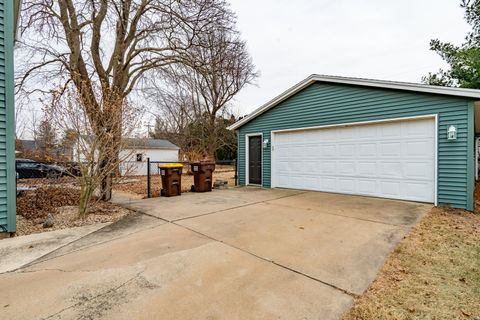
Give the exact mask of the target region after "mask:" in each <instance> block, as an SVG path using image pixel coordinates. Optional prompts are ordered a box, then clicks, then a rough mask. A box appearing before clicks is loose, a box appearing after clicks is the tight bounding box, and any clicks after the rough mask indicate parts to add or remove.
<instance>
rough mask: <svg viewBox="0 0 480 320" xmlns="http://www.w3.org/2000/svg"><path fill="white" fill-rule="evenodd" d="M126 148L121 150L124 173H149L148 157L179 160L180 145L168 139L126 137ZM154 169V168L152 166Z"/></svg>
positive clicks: (151, 159)
mask: <svg viewBox="0 0 480 320" xmlns="http://www.w3.org/2000/svg"><path fill="white" fill-rule="evenodd" d="M123 141H124V144H125V146H124V150H122V151H120V159H125V160H123V161H122V164H121V165H120V172H121V174H122V175H124V174H127V175H133V176H142V175H146V174H147V158H150V161H161V162H177V161H178V151H179V149H180V148H179V147H177V146H176V145H174V144H173V143H171V142H170V141H168V140H163V139H145V138H124V140H123ZM151 169H152V170H153V168H151Z"/></svg>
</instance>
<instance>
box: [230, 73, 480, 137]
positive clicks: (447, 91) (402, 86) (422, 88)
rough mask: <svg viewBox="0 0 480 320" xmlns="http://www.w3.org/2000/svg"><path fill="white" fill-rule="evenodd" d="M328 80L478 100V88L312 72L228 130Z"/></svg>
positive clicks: (479, 97) (479, 91)
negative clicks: (313, 85) (317, 83)
mask: <svg viewBox="0 0 480 320" xmlns="http://www.w3.org/2000/svg"><path fill="white" fill-rule="evenodd" d="M317 81H318V82H330V83H340V84H351V85H360V86H367V87H376V88H384V89H395V90H404V91H415V92H422V93H432V94H440V95H448V96H457V97H464V98H472V99H479V100H480V90H476V89H464V88H453V87H440V86H431V85H425V84H415V83H406V82H395V81H385V80H371V79H360V78H348V77H337V76H324V75H318V74H312V75H311V76H309V77H308V78H306V79H304V80H302V81H300V82H299V83H297V84H296V85H294V86H293V87H291V88H290V89H288V90H286V91H284V92H283V93H281V94H280V95H278V96H277V97H275V98H274V99H272V100H270V101H269V102H267V103H266V104H264V105H262V106H261V107H260V108H258V109H256V110H254V111H253V112H252V113H250V114H249V115H248V116H246V117H244V118H243V119H241V120H239V121H237V122H235V123H234V124H232V125H231V126H229V127H227V129H229V130H237V129H238V128H240V127H241V126H243V125H245V124H246V123H248V122H250V121H251V120H253V119H254V118H256V117H258V116H259V115H260V114H262V113H264V112H266V111H267V110H269V109H271V108H273V107H274V106H276V105H277V104H279V103H280V102H282V101H283V100H285V99H287V98H289V97H291V96H292V95H294V94H296V93H297V92H298V91H300V90H302V89H304V88H305V87H307V86H309V85H310V84H312V83H314V82H317Z"/></svg>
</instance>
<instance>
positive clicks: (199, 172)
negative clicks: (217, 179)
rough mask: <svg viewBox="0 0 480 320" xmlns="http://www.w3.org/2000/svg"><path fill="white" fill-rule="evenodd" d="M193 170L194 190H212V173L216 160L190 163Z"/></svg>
mask: <svg viewBox="0 0 480 320" xmlns="http://www.w3.org/2000/svg"><path fill="white" fill-rule="evenodd" d="M190 167H191V170H192V172H193V183H194V185H193V186H192V191H195V192H208V191H212V180H213V178H212V173H213V171H215V162H213V161H198V162H192V163H191V164H190Z"/></svg>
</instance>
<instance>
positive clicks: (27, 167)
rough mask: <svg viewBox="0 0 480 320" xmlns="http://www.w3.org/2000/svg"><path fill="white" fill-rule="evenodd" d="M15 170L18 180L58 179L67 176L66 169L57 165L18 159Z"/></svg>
mask: <svg viewBox="0 0 480 320" xmlns="http://www.w3.org/2000/svg"><path fill="white" fill-rule="evenodd" d="M15 169H16V171H17V178H19V179H29V178H58V177H61V176H64V175H66V174H67V171H66V169H65V168H63V167H61V166H57V165H51V164H45V163H41V162H37V161H33V160H30V159H16V160H15Z"/></svg>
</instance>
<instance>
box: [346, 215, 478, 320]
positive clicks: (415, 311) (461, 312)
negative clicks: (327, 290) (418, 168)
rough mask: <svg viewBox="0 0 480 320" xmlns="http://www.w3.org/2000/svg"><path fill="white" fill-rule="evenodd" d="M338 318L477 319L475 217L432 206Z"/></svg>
mask: <svg viewBox="0 0 480 320" xmlns="http://www.w3.org/2000/svg"><path fill="white" fill-rule="evenodd" d="M343 319H344V320H354V319H355V320H359V319H362V320H366V319H399V320H400V319H402V320H403V319H478V320H480V215H478V214H473V213H470V212H467V211H464V210H457V209H449V208H442V207H438V208H433V209H432V211H431V212H430V213H429V214H428V215H426V216H425V217H424V218H423V220H422V221H421V222H420V224H419V225H418V226H417V227H415V228H414V229H413V230H412V231H411V233H410V235H409V236H408V237H406V238H405V239H404V240H403V241H402V242H401V243H400V245H399V246H398V247H397V249H396V250H395V251H394V252H393V253H392V254H391V255H390V257H389V258H388V259H387V261H386V263H385V265H384V266H383V268H382V270H381V271H380V272H379V275H378V277H377V279H376V280H375V281H374V282H373V283H372V285H371V286H370V288H369V289H368V290H367V291H366V292H365V293H364V294H363V295H362V296H361V297H359V298H358V299H357V301H356V303H355V305H354V307H353V308H352V309H351V310H350V311H349V312H348V313H347V314H345V315H344V317H343Z"/></svg>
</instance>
